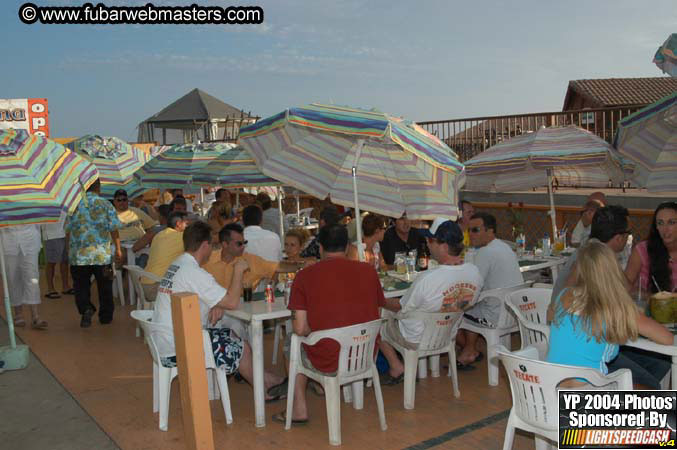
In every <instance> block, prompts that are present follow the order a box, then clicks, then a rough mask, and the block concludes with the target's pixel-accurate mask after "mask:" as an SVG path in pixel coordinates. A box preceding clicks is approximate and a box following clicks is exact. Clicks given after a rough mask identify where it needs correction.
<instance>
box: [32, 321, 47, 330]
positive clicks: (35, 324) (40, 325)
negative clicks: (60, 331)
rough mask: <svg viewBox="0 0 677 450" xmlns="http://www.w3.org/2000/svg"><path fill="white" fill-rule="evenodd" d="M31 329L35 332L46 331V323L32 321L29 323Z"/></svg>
mask: <svg viewBox="0 0 677 450" xmlns="http://www.w3.org/2000/svg"><path fill="white" fill-rule="evenodd" d="M31 328H33V329H36V330H46V329H47V322H46V321H45V320H41V319H38V320H34V321H32V322H31Z"/></svg>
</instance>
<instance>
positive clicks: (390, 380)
mask: <svg viewBox="0 0 677 450" xmlns="http://www.w3.org/2000/svg"><path fill="white" fill-rule="evenodd" d="M380 381H381V386H394V385H396V384H400V383H402V382H403V381H404V373H401V374H399V375H398V376H396V377H393V376H392V375H390V374H389V373H386V374H383V375H382V376H381V380H380Z"/></svg>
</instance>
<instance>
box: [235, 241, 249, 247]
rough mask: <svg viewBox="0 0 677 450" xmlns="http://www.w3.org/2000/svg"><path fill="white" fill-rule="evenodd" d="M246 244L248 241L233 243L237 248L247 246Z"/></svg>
mask: <svg viewBox="0 0 677 450" xmlns="http://www.w3.org/2000/svg"><path fill="white" fill-rule="evenodd" d="M247 242H249V241H235V244H237V246H238V247H242V246H243V245H247Z"/></svg>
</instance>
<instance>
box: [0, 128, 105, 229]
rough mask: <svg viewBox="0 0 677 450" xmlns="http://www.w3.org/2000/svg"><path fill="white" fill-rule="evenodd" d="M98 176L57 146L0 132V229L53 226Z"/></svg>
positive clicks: (23, 133)
mask: <svg viewBox="0 0 677 450" xmlns="http://www.w3.org/2000/svg"><path fill="white" fill-rule="evenodd" d="M98 176H99V173H98V171H97V169H96V167H95V166H94V165H93V164H92V163H90V162H89V161H87V160H86V159H84V158H82V157H81V156H79V155H77V154H76V153H74V152H72V151H70V150H68V149H67V148H65V147H64V146H62V145H61V144H58V143H56V142H54V141H52V140H49V139H47V138H44V137H42V136H37V135H31V134H28V133H27V132H26V131H24V130H0V227H5V226H12V225H27V224H36V223H49V222H58V221H59V217H60V216H61V212H62V211H66V212H67V213H68V214H71V213H73V212H74V211H75V209H76V208H77V206H78V204H79V203H80V200H81V199H82V196H83V194H84V191H85V190H86V189H87V188H89V186H91V184H92V183H93V182H94V181H95V180H96V179H97V178H98Z"/></svg>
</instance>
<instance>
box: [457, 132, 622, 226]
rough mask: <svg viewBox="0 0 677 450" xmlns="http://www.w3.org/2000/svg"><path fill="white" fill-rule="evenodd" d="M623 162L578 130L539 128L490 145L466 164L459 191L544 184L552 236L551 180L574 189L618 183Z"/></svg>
mask: <svg viewBox="0 0 677 450" xmlns="http://www.w3.org/2000/svg"><path fill="white" fill-rule="evenodd" d="M627 163H628V162H627V161H624V160H623V158H621V157H620V156H619V155H618V154H617V152H616V151H615V150H614V149H613V147H612V146H610V145H609V144H608V143H607V142H606V141H604V140H603V139H601V138H600V137H598V136H596V135H595V134H593V133H590V132H589V131H586V130H584V129H582V128H579V127H576V126H574V125H570V126H566V127H551V128H541V129H539V130H537V131H535V132H533V133H528V134H523V135H521V136H518V137H515V138H512V139H510V140H507V141H504V142H501V143H499V144H496V145H494V146H493V147H490V148H488V149H487V150H485V151H483V152H482V153H480V154H479V155H477V156H475V157H474V158H471V159H469V160H468V161H466V162H465V171H466V186H465V188H466V189H468V190H475V191H495V192H506V191H511V190H525V189H532V188H537V187H543V186H546V187H547V188H548V192H549V197H550V215H551V218H552V230H553V237H554V236H556V234H557V227H556V225H555V203H554V198H553V194H552V185H553V182H556V183H557V185H559V186H574V187H608V186H609V183H610V182H611V183H618V184H620V183H622V182H623V181H624V170H626V165H627Z"/></svg>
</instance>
